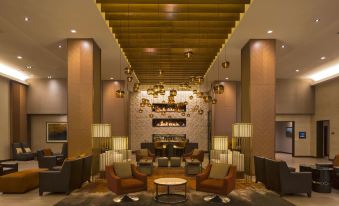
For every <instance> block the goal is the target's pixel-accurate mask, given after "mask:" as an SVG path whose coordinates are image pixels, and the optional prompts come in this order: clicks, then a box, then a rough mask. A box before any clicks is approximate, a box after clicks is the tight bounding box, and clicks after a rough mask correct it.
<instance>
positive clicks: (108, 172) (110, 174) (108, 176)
mask: <svg viewBox="0 0 339 206" xmlns="http://www.w3.org/2000/svg"><path fill="white" fill-rule="evenodd" d="M105 174H106V179H111V180H113V181H117V182H120V180H121V178H120V177H118V176H116V174H115V172H114V169H113V166H106V170H105Z"/></svg>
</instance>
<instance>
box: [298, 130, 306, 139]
mask: <svg viewBox="0 0 339 206" xmlns="http://www.w3.org/2000/svg"><path fill="white" fill-rule="evenodd" d="M299 139H306V132H305V131H301V132H299Z"/></svg>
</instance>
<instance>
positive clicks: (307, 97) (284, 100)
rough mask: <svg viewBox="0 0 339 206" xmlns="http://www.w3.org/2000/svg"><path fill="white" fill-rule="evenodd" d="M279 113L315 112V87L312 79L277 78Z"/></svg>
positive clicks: (277, 105)
mask: <svg viewBox="0 0 339 206" xmlns="http://www.w3.org/2000/svg"><path fill="white" fill-rule="evenodd" d="M276 113H277V114H313V113H314V88H313V87H311V81H310V80H302V79H277V86H276Z"/></svg>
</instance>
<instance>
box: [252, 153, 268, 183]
mask: <svg viewBox="0 0 339 206" xmlns="http://www.w3.org/2000/svg"><path fill="white" fill-rule="evenodd" d="M254 169H255V182H261V183H263V184H264V185H266V170H265V158H264V157H259V156H254Z"/></svg>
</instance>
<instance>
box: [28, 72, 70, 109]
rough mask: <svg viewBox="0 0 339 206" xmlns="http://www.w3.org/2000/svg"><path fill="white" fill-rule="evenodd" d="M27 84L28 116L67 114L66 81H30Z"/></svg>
mask: <svg viewBox="0 0 339 206" xmlns="http://www.w3.org/2000/svg"><path fill="white" fill-rule="evenodd" d="M29 84H30V85H29V87H28V91H27V113H28V114H67V81H66V79H31V80H29Z"/></svg>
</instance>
